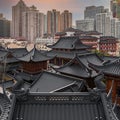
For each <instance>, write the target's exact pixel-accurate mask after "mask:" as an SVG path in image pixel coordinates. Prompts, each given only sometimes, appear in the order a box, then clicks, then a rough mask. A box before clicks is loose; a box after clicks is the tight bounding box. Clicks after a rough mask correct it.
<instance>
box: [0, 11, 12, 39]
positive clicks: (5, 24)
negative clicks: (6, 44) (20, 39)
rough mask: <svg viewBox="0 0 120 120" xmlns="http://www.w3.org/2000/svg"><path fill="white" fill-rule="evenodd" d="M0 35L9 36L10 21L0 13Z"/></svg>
mask: <svg viewBox="0 0 120 120" xmlns="http://www.w3.org/2000/svg"><path fill="white" fill-rule="evenodd" d="M0 37H10V21H9V20H7V19H6V18H4V16H3V14H2V13H1V14H0Z"/></svg>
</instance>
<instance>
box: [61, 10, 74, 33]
mask: <svg viewBox="0 0 120 120" xmlns="http://www.w3.org/2000/svg"><path fill="white" fill-rule="evenodd" d="M60 17H61V20H60V28H61V31H63V30H65V29H67V28H70V27H72V13H70V12H69V11H68V10H65V11H64V12H63V13H61V16H60Z"/></svg>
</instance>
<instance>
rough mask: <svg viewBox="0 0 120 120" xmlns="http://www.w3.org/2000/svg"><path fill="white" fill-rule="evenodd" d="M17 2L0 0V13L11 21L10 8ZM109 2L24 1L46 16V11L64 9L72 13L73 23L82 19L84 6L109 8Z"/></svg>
mask: <svg viewBox="0 0 120 120" xmlns="http://www.w3.org/2000/svg"><path fill="white" fill-rule="evenodd" d="M18 1H19V0H0V13H4V15H5V17H6V18H8V19H11V16H12V6H13V5H16V4H17V2H18ZM109 1H110V0H24V2H25V3H26V5H28V6H31V5H35V6H36V7H37V8H38V9H39V11H40V12H43V13H45V14H46V12H47V11H48V10H52V9H57V10H60V11H63V10H65V9H67V10H69V11H70V12H72V13H73V21H75V20H79V19H83V17H84V9H85V7H86V6H91V5H95V6H100V5H103V6H105V8H109V5H110V3H109Z"/></svg>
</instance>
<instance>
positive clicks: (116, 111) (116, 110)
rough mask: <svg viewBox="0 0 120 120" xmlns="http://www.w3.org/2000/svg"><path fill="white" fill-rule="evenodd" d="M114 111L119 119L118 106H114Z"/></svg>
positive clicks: (119, 109) (119, 111) (119, 107)
mask: <svg viewBox="0 0 120 120" xmlns="http://www.w3.org/2000/svg"><path fill="white" fill-rule="evenodd" d="M114 111H115V113H116V115H117V117H118V118H119V120H120V106H116V108H115V110H114Z"/></svg>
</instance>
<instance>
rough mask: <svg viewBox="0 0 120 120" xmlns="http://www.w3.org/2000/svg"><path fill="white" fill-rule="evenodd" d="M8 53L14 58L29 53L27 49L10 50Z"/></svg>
mask: <svg viewBox="0 0 120 120" xmlns="http://www.w3.org/2000/svg"><path fill="white" fill-rule="evenodd" d="M8 51H9V52H10V53H11V54H12V55H13V56H14V57H22V56H24V55H26V54H27V53H28V51H27V49H26V48H12V49H8Z"/></svg>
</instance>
